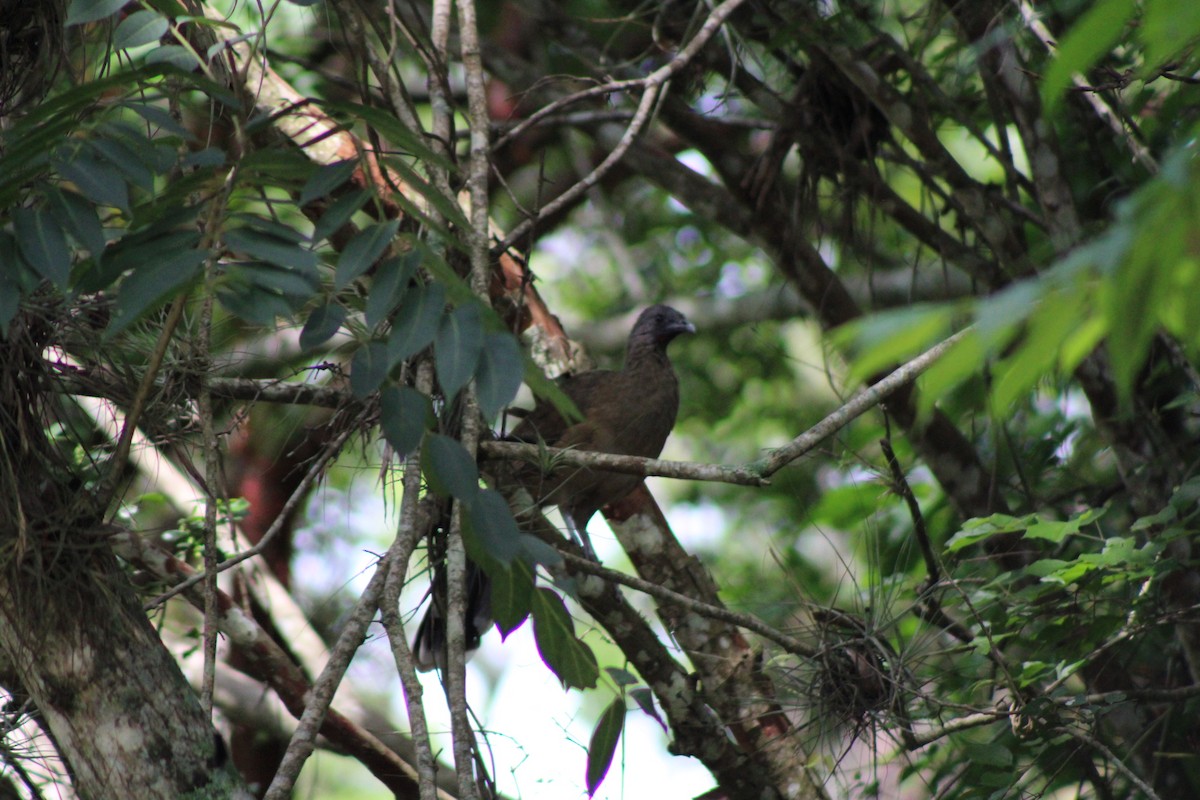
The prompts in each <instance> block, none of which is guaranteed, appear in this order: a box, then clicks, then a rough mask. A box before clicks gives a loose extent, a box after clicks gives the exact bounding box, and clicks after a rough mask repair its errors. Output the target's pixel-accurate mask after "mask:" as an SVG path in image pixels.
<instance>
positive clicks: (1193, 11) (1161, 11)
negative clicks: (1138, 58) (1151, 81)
mask: <svg viewBox="0 0 1200 800" xmlns="http://www.w3.org/2000/svg"><path fill="white" fill-rule="evenodd" d="M1138 35H1139V36H1140V37H1141V39H1142V41H1143V42H1145V44H1146V62H1147V66H1149V67H1151V68H1152V69H1154V68H1160V67H1162V66H1163V65H1164V64H1166V63H1167V62H1168V61H1170V60H1171V59H1173V58H1175V57H1176V55H1178V54H1179V52H1180V51H1181V50H1183V49H1184V48H1185V47H1190V46H1192V45H1195V43H1196V38H1197V37H1200V3H1193V2H1190V0H1146V2H1145V5H1144V10H1143V13H1142V22H1141V25H1140V26H1139V27H1138Z"/></svg>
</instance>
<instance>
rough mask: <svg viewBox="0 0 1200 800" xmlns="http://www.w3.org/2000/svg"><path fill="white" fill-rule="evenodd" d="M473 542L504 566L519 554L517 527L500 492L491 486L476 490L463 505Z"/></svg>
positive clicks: (519, 539)
mask: <svg viewBox="0 0 1200 800" xmlns="http://www.w3.org/2000/svg"><path fill="white" fill-rule="evenodd" d="M465 510H466V514H467V521H468V522H469V523H470V531H471V534H472V536H473V537H474V540H475V542H474V544H476V545H478V547H480V548H482V549H483V551H484V552H486V553H487V555H488V556H489V557H490V558H491V559H493V560H494V561H496V562H498V563H499V564H500V565H501V566H504V567H507V566H508V565H509V564H511V563H512V561H513V559H514V558H516V557H517V556H518V555H520V553H521V530H520V529H519V528H518V527H517V523H516V521H515V520H514V519H513V515H512V511H511V510H510V509H509V507H508V503H507V502H505V500H504V497H503V495H501V494H500V493H499V492H497V491H495V490H494V489H480V490H479V491H478V492H476V493H475V495H474V497H472V498H471V499H470V501H469V502H468V503H467V504H466V505H465Z"/></svg>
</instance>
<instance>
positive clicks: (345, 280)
mask: <svg viewBox="0 0 1200 800" xmlns="http://www.w3.org/2000/svg"><path fill="white" fill-rule="evenodd" d="M399 228H400V221H399V220H395V219H394V220H391V221H389V222H379V223H376V224H374V225H371V226H369V227H367V228H365V229H364V230H363V231H362V232H360V233H359V234H358V235H357V236H355V237H354V238H353V239H351V240H350V241H349V242H348V243H347V244H346V247H345V249H344V250H342V255H341V256H340V257H339V258H338V267H337V275H336V277H335V278H334V281H333V287H334V288H335V289H342V288H344V287H345V286H347V285H348V284H349V283H350V281H352V280H354V279H355V278H357V277H358V276H359V275H362V274H363V273H364V272H366V271H367V270H368V269H370V268H371V265H372V264H374V263H375V260H376V259H377V258H379V257H380V256H381V255H383V251H384V250H386V249H387V247H388V245H389V244H391V243H392V239H394V238H395V237H396V231H397V230H399Z"/></svg>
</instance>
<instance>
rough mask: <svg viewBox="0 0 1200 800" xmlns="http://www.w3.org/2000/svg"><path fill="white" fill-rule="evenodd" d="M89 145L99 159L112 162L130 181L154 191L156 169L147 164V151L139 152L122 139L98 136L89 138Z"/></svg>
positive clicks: (142, 188)
mask: <svg viewBox="0 0 1200 800" xmlns="http://www.w3.org/2000/svg"><path fill="white" fill-rule="evenodd" d="M87 146H88V147H89V148H91V149H92V151H93V152H95V153H96V154H97V155H99V156H100V159H99V160H102V161H107V162H108V163H109V164H112V165H113V166H114V167H116V168H117V170H119V171H120V173H121V174H122V175H124V176H125V177H126V178H128V180H129V182H130V183H131V184H133V185H134V186H136V187H138V188H139V189H141V190H142V191H145V192H153V191H154V171H153V170H151V169H150V168H149V167H147V166H146V161H147V160H146V153H147V152H149V142H146V148H147V149H146V151H145V152H138V151H136V150H134V149H133V147H132V146H131V145H130V144H126V143H125V142H123V141H121V140H120V139H115V138H109V137H103V136H97V137H93V138H91V139H88V140H87Z"/></svg>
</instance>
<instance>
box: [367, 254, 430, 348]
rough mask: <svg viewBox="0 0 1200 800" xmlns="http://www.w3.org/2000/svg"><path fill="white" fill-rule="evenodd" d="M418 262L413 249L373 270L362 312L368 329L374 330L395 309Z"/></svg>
mask: <svg viewBox="0 0 1200 800" xmlns="http://www.w3.org/2000/svg"><path fill="white" fill-rule="evenodd" d="M420 260H421V257H420V254H419V251H418V250H416V249H413V250H411V251H409V252H408V253H406V254H404V255H403V256H401V257H397V258H389V259H386V260H384V262H383V263H382V264H380V265H379V269H377V270H375V277H374V280H373V281H372V282H371V292H370V294H368V295H367V306H366V309H365V310H364V312H363V317H364V319H365V320H366V322H367V327H368V328H371V329H374V328H375V326H377V325H378V324H379V323H381V322H383V321H384V320H385V319H387V317H388V315H389V314H391V313H392V311H393V310H394V309H395V308H396V304H397V303H399V302H400V298H401V297H403V296H404V292H405V291H406V290H407V289H408V284H409V282H410V281H412V278H413V275H415V274H416V273H417V265H418V264H419V263H420Z"/></svg>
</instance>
